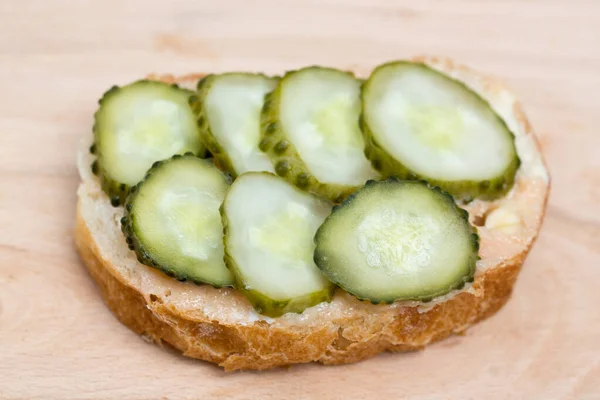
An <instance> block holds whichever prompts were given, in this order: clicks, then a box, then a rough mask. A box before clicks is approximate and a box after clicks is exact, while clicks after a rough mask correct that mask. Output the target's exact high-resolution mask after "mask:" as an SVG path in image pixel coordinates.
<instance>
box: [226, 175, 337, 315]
mask: <svg viewBox="0 0 600 400" xmlns="http://www.w3.org/2000/svg"><path fill="white" fill-rule="evenodd" d="M253 173H255V172H253ZM260 173H262V174H266V175H273V174H271V173H270V172H265V171H262V172H260ZM226 200H227V195H226V197H225V200H223V203H222V204H221V207H220V208H219V211H220V212H221V221H222V222H223V247H224V248H225V256H224V258H223V260H224V261H225V265H226V266H227V268H229V270H230V271H231V272H233V276H234V277H235V284H234V287H235V288H236V289H237V290H239V291H241V292H242V293H243V294H244V296H245V297H246V298H247V299H248V301H249V302H250V304H252V307H254V309H255V310H256V312H258V313H259V314H263V315H266V316H268V317H272V318H275V317H279V316H281V315H283V314H286V313H297V314H300V313H302V312H303V311H304V310H305V309H307V308H309V307H312V306H315V305H317V304H319V303H322V302H324V301H326V302H330V301H331V298H332V297H333V292H334V291H335V286H333V285H329V286H328V287H327V288H325V289H324V290H322V291H319V292H315V293H311V294H309V295H307V296H303V297H296V298H294V299H287V300H273V299H271V298H269V297H267V296H265V295H263V294H262V293H260V292H257V291H256V290H252V289H250V290H248V289H246V284H245V283H244V281H243V279H242V276H241V274H240V272H239V268H238V267H237V264H236V263H235V261H234V259H233V257H232V256H231V255H230V254H229V252H228V251H227V237H228V235H229V220H228V219H227V215H226V212H225V202H226Z"/></svg>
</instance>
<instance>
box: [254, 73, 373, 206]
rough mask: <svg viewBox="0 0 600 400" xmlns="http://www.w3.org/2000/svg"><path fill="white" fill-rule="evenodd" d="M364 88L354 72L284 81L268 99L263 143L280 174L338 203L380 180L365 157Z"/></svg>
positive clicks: (295, 76)
mask: <svg viewBox="0 0 600 400" xmlns="http://www.w3.org/2000/svg"><path fill="white" fill-rule="evenodd" d="M360 86H361V82H360V81H358V80H357V79H355V78H354V76H353V75H352V74H351V73H347V72H342V71H338V70H335V69H330V68H321V67H309V68H304V69H301V70H298V71H293V72H288V73H287V74H286V75H285V76H284V77H283V78H282V79H281V80H280V82H279V84H278V86H277V89H275V91H273V92H272V93H271V94H269V95H268V96H267V98H266V99H265V106H264V109H263V112H262V121H261V126H262V134H263V140H262V142H261V144H260V148H261V149H262V150H263V151H265V152H266V153H267V154H268V155H269V157H270V158H271V160H272V162H273V164H274V165H275V171H276V173H277V174H278V175H280V176H282V177H285V178H286V179H287V180H288V181H289V182H291V183H293V184H294V185H296V186H298V187H299V188H301V189H303V190H307V191H310V192H313V193H316V194H319V195H321V196H324V197H327V198H329V199H330V200H332V201H336V202H339V201H341V200H342V199H343V198H344V197H345V196H347V195H348V194H349V193H351V192H352V191H353V190H355V189H356V188H357V187H359V186H362V185H364V183H365V182H366V181H367V180H368V179H373V178H376V177H378V176H379V175H378V173H377V172H376V171H375V170H374V169H373V168H372V166H371V165H370V163H369V161H368V160H367V159H366V157H365V155H364V147H365V145H364V140H363V137H362V134H361V132H360V127H359V124H358V118H359V115H360V98H359V94H360Z"/></svg>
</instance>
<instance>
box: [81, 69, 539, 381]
mask: <svg viewBox="0 0 600 400" xmlns="http://www.w3.org/2000/svg"><path fill="white" fill-rule="evenodd" d="M432 60H433V61H436V62H437V61H439V60H437V59H427V61H428V62H431V61H432ZM443 62H445V63H446V62H449V61H447V60H444V61H443ZM452 67H453V68H455V67H454V66H452ZM460 68H463V67H460ZM199 76H201V75H194V78H196V77H199ZM163 80H166V81H169V80H174V78H172V77H171V78H169V77H167V78H164V77H163ZM514 114H515V115H516V118H517V119H520V120H521V123H522V124H523V125H524V126H526V128H527V130H529V132H527V134H529V135H531V131H530V127H529V124H528V122H527V121H526V119H525V116H524V114H523V112H522V111H521V109H520V108H519V106H518V104H516V103H515V110H514ZM536 150H537V151H538V152H539V146H538V148H537V149H536ZM548 187H549V181H548V182H547V183H546V187H545V190H544V191H543V192H542V193H541V195H542V196H543V199H542V203H543V204H542V206H541V209H540V212H539V215H537V220H539V222H540V223H541V220H542V218H543V215H544V213H545V208H546V201H547V193H548ZM82 204H83V199H82V194H81V192H80V193H79V199H78V205H77V213H76V223H75V232H74V237H75V243H76V246H77V249H78V251H79V254H80V256H81V259H82V261H83V263H84V265H85V266H86V268H87V270H88V271H89V273H90V275H91V276H92V278H93V279H94V280H95V281H96V283H97V284H98V287H99V288H100V292H101V294H102V297H103V298H104V301H105V302H106V304H107V305H108V307H109V308H110V309H111V311H112V312H113V313H114V314H115V316H116V317H117V318H118V319H119V320H120V321H121V322H122V323H123V324H124V325H126V326H128V327H129V328H130V329H132V330H133V331H135V332H136V333H138V334H140V335H143V336H144V337H146V338H149V339H151V340H152V341H154V342H156V343H158V344H162V343H168V344H170V345H171V346H173V347H175V348H176V349H178V350H180V351H182V352H183V354H184V355H186V356H188V357H193V358H198V359H202V360H206V361H210V362H212V363H216V364H219V365H220V366H222V367H223V368H224V369H225V370H227V371H232V370H239V369H251V370H263V369H268V368H273V367H278V366H285V365H290V364H295V363H305V362H311V361H316V362H320V363H323V364H345V363H352V362H357V361H360V360H363V359H366V358H369V357H372V356H374V355H376V354H378V353H380V352H383V351H392V352H399V351H414V350H419V349H422V348H423V347H424V346H425V345H427V344H429V343H432V342H435V341H438V340H441V339H443V338H445V337H447V336H449V335H452V334H455V333H460V332H463V331H464V330H466V329H467V328H468V327H469V326H471V325H473V324H474V323H476V322H478V321H480V320H482V319H484V318H487V317H489V316H491V315H493V314H494V313H495V312H496V311H498V310H499V309H500V308H501V307H502V306H503V305H504V304H505V303H506V301H507V300H508V298H509V297H510V295H511V293H512V290H513V286H514V284H515V281H516V278H517V275H518V273H519V271H520V269H521V266H522V264H523V261H524V259H525V257H526V255H527V253H528V252H529V250H530V248H531V246H532V244H533V242H534V241H535V237H536V236H537V232H538V231H539V226H540V223H538V224H537V227H536V228H537V229H536V230H535V234H534V235H533V236H532V237H530V238H529V239H530V240H528V241H527V243H526V245H525V246H524V247H522V249H521V250H520V251H519V252H517V253H516V254H514V255H512V257H510V258H507V259H504V260H503V261H502V262H499V263H498V264H497V265H494V267H493V268H487V269H485V270H484V271H483V272H480V273H478V274H477V275H476V276H475V281H474V283H473V286H472V287H471V288H470V290H465V291H461V292H459V293H458V294H456V295H455V296H453V297H450V298H449V299H447V300H445V301H443V302H440V303H437V304H435V305H434V306H433V307H431V308H430V309H426V310H423V309H419V308H418V307H416V306H406V307H398V308H396V309H395V311H394V312H393V313H390V312H386V313H379V314H375V315H370V314H369V317H368V320H367V319H366V317H365V315H366V314H365V313H364V312H359V311H357V312H355V313H353V312H352V311H348V312H345V313H344V314H343V317H341V318H337V319H336V320H335V321H324V322H323V323H315V324H312V325H310V326H304V327H294V326H285V325H277V324H270V323H268V322H266V321H262V320H258V321H255V322H253V323H248V324H239V323H238V324H236V323H231V322H228V321H220V320H218V319H212V318H209V317H208V316H207V317H198V315H194V316H193V317H191V316H190V315H189V313H186V312H185V311H182V310H180V309H178V308H177V307H174V306H173V305H172V304H170V303H168V302H164V301H163V300H162V298H160V297H157V296H156V295H153V294H151V293H144V292H143V291H141V290H140V288H139V287H135V285H132V284H131V283H130V282H128V280H127V279H126V278H125V277H124V276H122V274H121V273H120V271H119V270H118V268H115V266H114V265H113V261H112V260H111V259H110V257H108V256H107V255H106V254H103V253H102V251H101V248H100V246H99V245H98V243H97V239H96V238H95V236H94V233H93V229H92V228H91V225H90V223H89V221H86V218H85V215H84V213H83V212H82ZM373 307H379V306H373ZM382 307H385V306H382Z"/></svg>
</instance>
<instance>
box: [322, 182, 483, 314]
mask: <svg viewBox="0 0 600 400" xmlns="http://www.w3.org/2000/svg"><path fill="white" fill-rule="evenodd" d="M403 182H406V183H413V184H422V185H425V186H427V187H428V188H429V189H431V190H433V191H435V192H437V193H439V194H441V195H442V197H441V198H442V199H445V201H447V202H448V204H450V205H451V207H452V208H454V209H455V210H456V212H457V213H459V214H460V215H461V216H462V219H463V221H464V223H465V226H467V227H468V229H469V231H470V232H471V249H472V254H471V257H469V259H468V260H467V263H466V265H465V274H464V275H463V276H462V277H461V278H460V279H458V280H456V281H455V282H452V283H450V284H449V285H448V286H447V287H446V288H444V289H442V290H439V291H438V292H435V293H428V294H425V295H420V296H410V297H401V296H399V297H394V298H385V297H373V296H371V297H368V296H365V295H362V294H360V293H357V292H353V291H352V290H351V289H350V288H347V287H344V286H343V284H342V283H340V282H339V281H337V280H336V279H335V277H334V276H333V275H332V274H328V273H327V263H328V262H329V261H327V254H326V253H327V252H326V251H323V249H320V247H319V242H320V241H321V238H322V237H324V236H325V235H327V234H328V232H327V222H328V221H330V220H331V219H333V218H336V213H337V212H338V211H340V210H342V209H344V208H347V207H352V205H353V203H354V201H355V199H356V197H357V195H358V194H359V193H360V192H362V191H363V190H369V188H370V187H371V186H373V185H395V184H403ZM314 241H315V244H316V247H315V255H314V260H315V264H316V265H317V267H319V269H321V271H323V273H324V274H325V275H326V276H327V278H328V279H329V280H330V281H331V282H333V283H334V284H335V285H337V286H339V287H341V288H342V289H344V290H345V291H346V292H348V293H350V294H351V295H353V296H355V297H357V298H358V299H359V300H366V301H369V302H371V303H373V304H382V303H384V304H392V303H393V302H395V301H405V300H413V301H421V302H429V301H431V300H433V299H434V298H436V297H439V296H443V295H445V294H447V293H449V292H451V291H453V290H459V289H462V288H463V287H464V285H465V284H467V283H469V282H473V280H474V276H475V269H476V264H477V260H479V259H480V257H479V255H478V252H479V235H478V234H477V230H476V228H475V227H474V226H473V225H471V224H470V223H469V213H468V212H467V211H466V210H464V209H462V208H460V207H458V206H457V205H456V202H455V201H454V198H453V197H452V195H451V194H449V193H448V192H445V191H444V190H443V189H441V188H440V187H438V186H432V185H431V184H429V183H428V182H426V181H402V180H401V179H398V178H396V177H392V178H388V179H386V180H383V181H374V180H369V181H368V182H367V183H366V185H365V186H364V187H363V188H361V189H360V190H358V191H357V192H355V193H353V194H352V195H350V196H349V197H348V198H347V199H346V200H344V202H343V203H342V204H340V205H337V206H334V207H333V210H332V212H331V214H330V215H329V216H328V217H327V218H326V219H325V221H323V224H321V226H320V227H319V229H318V230H317V233H316V234H315V238H314Z"/></svg>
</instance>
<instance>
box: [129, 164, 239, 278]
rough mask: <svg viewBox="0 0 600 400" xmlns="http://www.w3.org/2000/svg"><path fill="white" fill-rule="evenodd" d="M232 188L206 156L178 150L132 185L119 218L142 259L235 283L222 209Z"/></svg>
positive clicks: (171, 271)
mask: <svg viewBox="0 0 600 400" xmlns="http://www.w3.org/2000/svg"><path fill="white" fill-rule="evenodd" d="M228 187H229V180H228V179H227V177H226V176H225V175H224V174H223V173H222V172H221V171H219V170H218V169H217V168H216V167H215V166H214V165H213V163H212V162H210V161H208V160H202V159H199V158H197V157H194V156H193V155H186V156H183V157H182V156H179V155H177V156H174V157H173V158H172V159H170V160H167V161H163V162H157V163H156V164H155V165H154V167H152V169H150V171H149V172H148V174H147V175H146V177H145V178H144V180H143V181H142V182H140V183H139V184H138V185H136V186H134V187H133V188H132V189H131V194H130V195H129V197H128V198H127V202H126V203H125V216H124V217H123V219H122V221H121V223H122V229H123V232H124V234H125V237H126V239H127V243H128V244H129V246H130V248H131V249H132V250H134V251H135V252H136V254H137V256H138V260H139V261H140V262H141V263H142V264H145V265H148V266H151V267H155V268H158V269H160V270H162V271H164V272H165V273H167V274H168V275H170V276H173V277H175V278H177V279H179V280H190V281H193V282H197V283H209V284H211V285H213V286H215V287H221V286H230V285H232V284H233V275H232V274H231V272H230V271H229V270H228V269H227V267H226V266H225V263H224V261H223V256H224V252H223V225H222V223H221V215H220V214H219V207H220V206H221V203H222V201H223V198H224V197H225V192H226V191H227V188H228Z"/></svg>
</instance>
